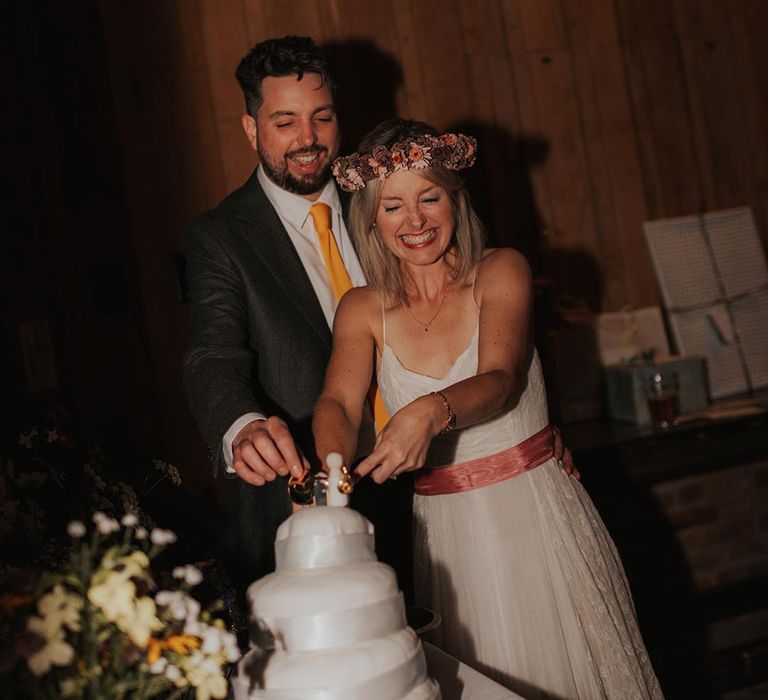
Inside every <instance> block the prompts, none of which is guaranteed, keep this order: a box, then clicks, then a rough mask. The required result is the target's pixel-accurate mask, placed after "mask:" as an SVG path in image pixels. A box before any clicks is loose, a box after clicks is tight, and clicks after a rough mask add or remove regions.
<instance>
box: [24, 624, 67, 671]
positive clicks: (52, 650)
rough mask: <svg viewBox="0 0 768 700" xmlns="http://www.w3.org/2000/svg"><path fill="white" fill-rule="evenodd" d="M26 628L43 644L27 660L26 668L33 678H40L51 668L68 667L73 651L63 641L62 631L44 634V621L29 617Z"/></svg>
mask: <svg viewBox="0 0 768 700" xmlns="http://www.w3.org/2000/svg"><path fill="white" fill-rule="evenodd" d="M27 628H28V629H29V630H30V631H32V632H35V633H36V634H37V635H38V636H40V637H41V638H42V639H43V641H44V644H43V646H42V647H41V648H40V649H38V650H37V651H36V652H35V653H34V654H32V656H30V657H29V658H28V659H27V666H29V670H30V671H31V672H32V673H33V674H34V675H35V676H42V675H43V674H45V673H48V671H50V669H51V666H68V665H69V664H71V663H72V660H73V659H74V658H75V650H74V649H73V648H72V647H71V646H70V645H69V644H67V642H66V640H65V639H64V630H62V629H59V631H58V632H57V633H56V634H53V635H51V636H48V635H47V634H46V632H47V630H46V621H45V620H42V619H41V618H39V617H34V616H33V617H30V618H29V620H27Z"/></svg>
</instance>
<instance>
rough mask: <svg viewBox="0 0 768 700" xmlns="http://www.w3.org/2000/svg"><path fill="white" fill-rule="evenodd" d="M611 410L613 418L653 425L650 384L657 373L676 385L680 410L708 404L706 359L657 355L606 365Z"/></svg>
mask: <svg viewBox="0 0 768 700" xmlns="http://www.w3.org/2000/svg"><path fill="white" fill-rule="evenodd" d="M604 373H605V386H606V392H607V399H608V414H609V416H610V417H611V418H612V419H613V420H618V421H623V422H626V423H635V424H636V425H650V424H651V415H650V410H649V407H648V395H649V387H650V386H651V385H652V383H653V377H654V375H656V374H659V375H661V380H662V381H663V383H664V385H665V386H667V387H673V388H674V394H675V404H676V406H675V408H676V412H677V413H678V414H684V413H694V412H695V411H701V410H702V409H704V408H706V406H707V404H708V402H709V400H708V392H707V379H706V377H707V371H706V364H705V359H704V358H703V357H698V356H675V355H672V356H668V357H658V358H655V359H654V360H653V361H642V362H636V363H632V364H621V365H611V366H609V367H605V368H604Z"/></svg>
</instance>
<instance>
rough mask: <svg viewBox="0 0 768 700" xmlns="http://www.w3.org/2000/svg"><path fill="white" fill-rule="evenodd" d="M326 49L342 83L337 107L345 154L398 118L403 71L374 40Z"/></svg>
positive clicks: (346, 42) (339, 44)
mask: <svg viewBox="0 0 768 700" xmlns="http://www.w3.org/2000/svg"><path fill="white" fill-rule="evenodd" d="M323 48H324V49H325V52H326V53H327V55H328V57H329V59H330V61H331V64H332V65H333V66H334V68H335V69H336V76H337V79H338V81H339V90H338V95H337V99H336V107H337V110H338V113H339V119H340V121H341V128H342V143H341V152H342V153H345V154H346V153H351V152H352V151H354V150H356V148H357V144H359V143H360V141H361V140H362V138H363V136H365V134H367V133H368V132H369V131H370V130H371V129H372V128H373V127H374V126H376V124H378V123H379V122H381V121H384V120H385V119H390V118H391V117H395V116H397V91H398V89H399V88H400V86H401V85H402V83H403V71H402V69H401V68H400V64H399V63H398V62H397V60H396V59H395V58H394V57H393V56H391V55H390V54H387V53H384V52H383V51H381V50H380V49H379V48H377V47H376V46H375V45H374V44H373V43H372V42H370V41H363V40H351V41H338V42H331V43H329V44H325V45H324V46H323ZM404 116H407V115H404Z"/></svg>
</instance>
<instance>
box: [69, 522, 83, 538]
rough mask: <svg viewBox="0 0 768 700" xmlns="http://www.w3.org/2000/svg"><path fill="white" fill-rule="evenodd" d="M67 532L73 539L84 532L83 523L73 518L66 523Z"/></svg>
mask: <svg viewBox="0 0 768 700" xmlns="http://www.w3.org/2000/svg"><path fill="white" fill-rule="evenodd" d="M67 534H68V535H69V536H70V537H74V538H75V539H77V538H80V537H82V536H83V535H84V534H85V525H84V524H83V523H82V522H81V521H80V520H73V521H72V522H70V523H68V524H67Z"/></svg>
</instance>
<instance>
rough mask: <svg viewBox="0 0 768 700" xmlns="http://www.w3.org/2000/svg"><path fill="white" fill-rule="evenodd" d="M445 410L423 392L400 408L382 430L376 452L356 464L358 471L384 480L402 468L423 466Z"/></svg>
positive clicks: (393, 475)
mask: <svg viewBox="0 0 768 700" xmlns="http://www.w3.org/2000/svg"><path fill="white" fill-rule="evenodd" d="M443 410H444V409H443V407H442V404H436V402H435V399H434V397H432V396H422V397H421V398H418V399H416V400H415V401H413V402H411V403H409V404H408V405H407V406H404V407H403V408H401V409H400V410H399V411H398V412H397V413H395V415H394V416H392V418H391V419H390V420H389V422H388V423H387V424H386V425H385V426H384V429H383V430H382V431H381V432H380V433H379V435H378V437H377V438H376V446H375V447H374V449H373V452H371V454H369V455H368V456H367V457H366V458H365V459H364V460H362V461H361V462H360V463H359V464H358V465H357V468H356V469H355V474H356V475H357V476H358V477H364V476H366V475H368V474H370V475H371V478H372V479H373V480H374V481H375V482H376V483H377V484H382V483H384V482H385V481H386V480H387V479H394V478H396V477H397V476H398V475H399V474H402V473H403V472H410V471H414V470H416V469H421V467H423V466H424V462H425V461H426V459H427V451H428V450H429V445H430V443H431V442H432V438H433V437H434V436H435V435H437V434H438V433H439V432H440V430H441V429H442V427H443V424H444V416H443V415H442V411H443Z"/></svg>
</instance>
